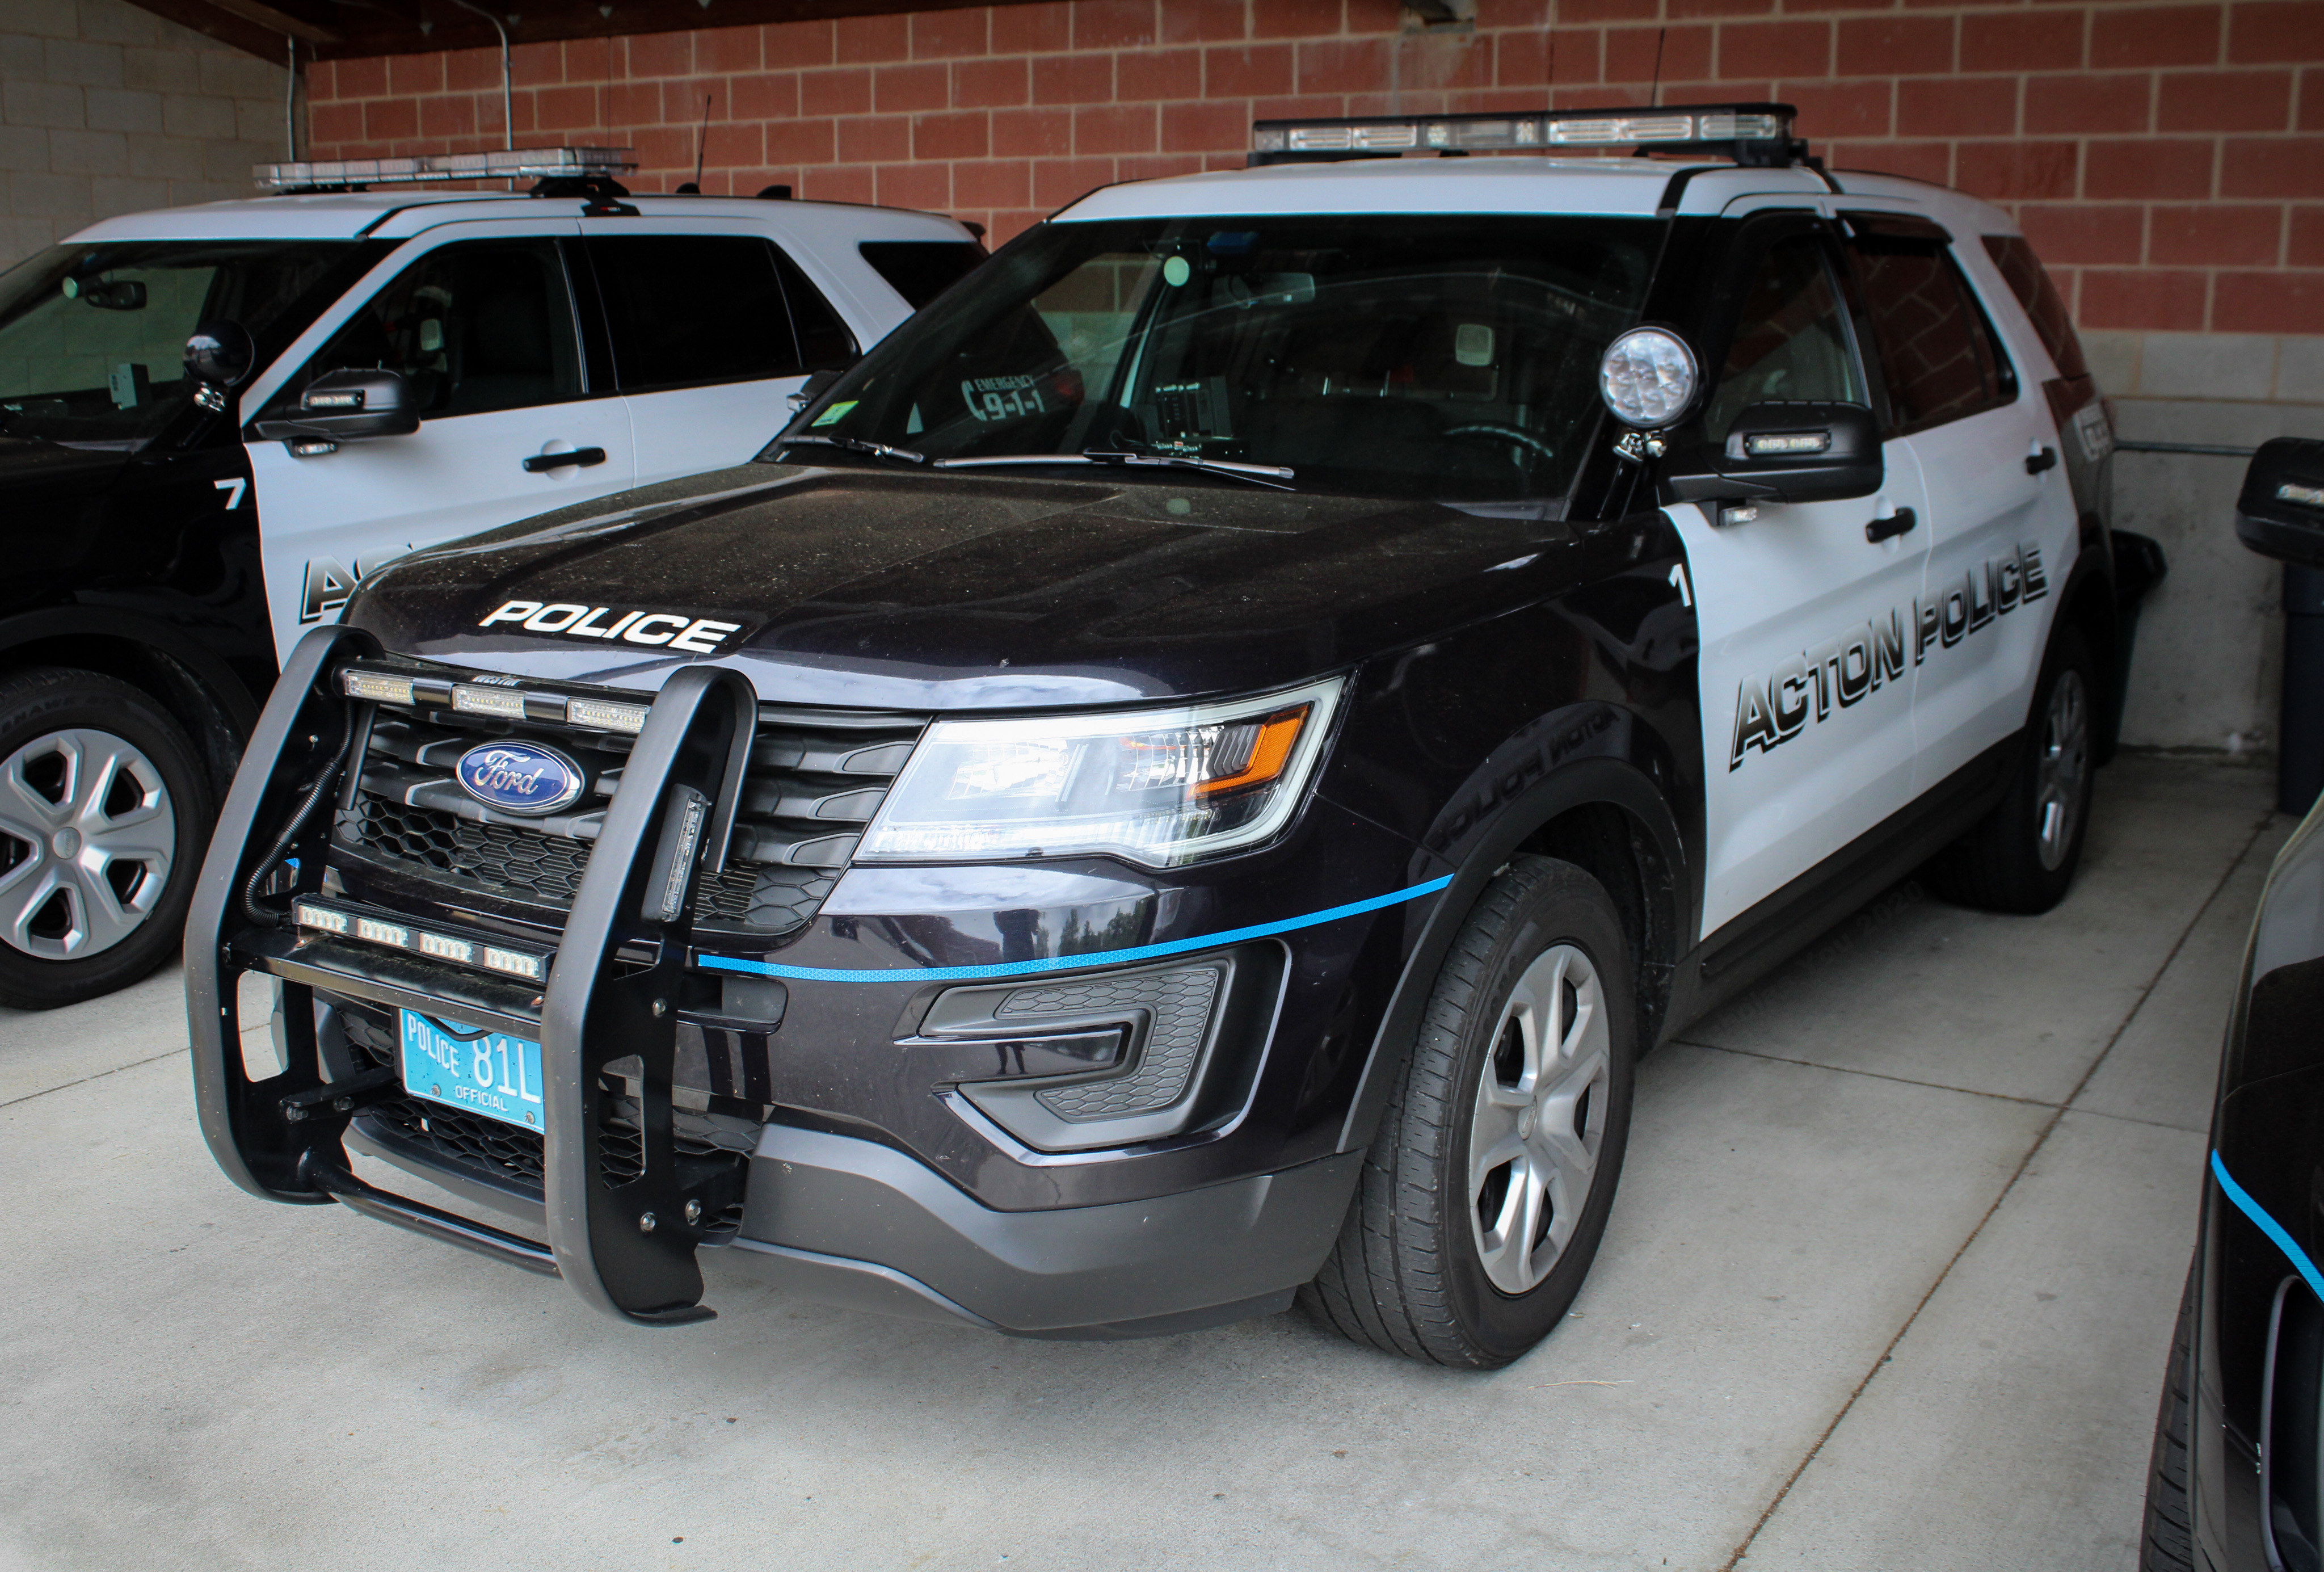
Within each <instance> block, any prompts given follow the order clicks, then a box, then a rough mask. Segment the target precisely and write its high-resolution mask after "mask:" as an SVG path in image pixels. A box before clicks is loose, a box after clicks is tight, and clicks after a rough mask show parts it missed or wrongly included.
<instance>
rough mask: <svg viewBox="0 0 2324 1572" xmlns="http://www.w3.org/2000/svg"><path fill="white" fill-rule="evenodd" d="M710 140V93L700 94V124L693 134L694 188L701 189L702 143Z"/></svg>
mask: <svg viewBox="0 0 2324 1572" xmlns="http://www.w3.org/2000/svg"><path fill="white" fill-rule="evenodd" d="M709 140H710V95H709V94H707V93H705V94H703V95H702V126H701V128H700V129H699V130H697V131H696V132H695V134H694V189H695V190H697V191H698V190H701V189H702V151H703V145H704V144H705V143H707V142H708V141H709Z"/></svg>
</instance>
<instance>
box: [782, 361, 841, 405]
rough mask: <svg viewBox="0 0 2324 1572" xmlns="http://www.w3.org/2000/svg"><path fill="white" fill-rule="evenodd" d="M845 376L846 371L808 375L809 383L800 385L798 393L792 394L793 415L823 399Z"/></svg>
mask: <svg viewBox="0 0 2324 1572" xmlns="http://www.w3.org/2000/svg"><path fill="white" fill-rule="evenodd" d="M844 375H846V373H845V372H844V371H838V370H834V371H811V372H809V373H807V381H806V382H805V383H804V384H801V385H800V387H799V390H798V392H797V393H793V394H791V396H790V406H791V413H793V414H794V415H796V414H798V412H799V411H801V410H803V409H805V408H807V405H809V404H811V403H813V402H815V401H816V400H817V399H819V398H821V397H822V396H823V395H824V394H825V393H829V392H830V391H831V384H833V383H835V382H837V381H838V380H839V379H840V378H841V377H843V376H844Z"/></svg>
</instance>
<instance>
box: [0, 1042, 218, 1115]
mask: <svg viewBox="0 0 2324 1572" xmlns="http://www.w3.org/2000/svg"><path fill="white" fill-rule="evenodd" d="M185 1051H186V1050H184V1049H182V1048H173V1049H171V1050H168V1051H167V1052H164V1053H157V1054H155V1055H154V1056H153V1057H152V1059H132V1060H131V1061H130V1062H129V1063H127V1064H117V1065H115V1066H114V1067H113V1068H111V1069H109V1070H99V1071H97V1073H96V1074H95V1075H93V1076H83V1077H80V1079H78V1080H77V1081H67V1082H65V1083H64V1084H63V1085H62V1086H57V1087H42V1088H41V1089H40V1090H39V1091H37V1092H26V1093H25V1094H24V1095H23V1096H21V1097H11V1098H9V1099H8V1100H7V1101H6V1102H5V1103H0V1108H13V1107H14V1106H15V1105H17V1104H19V1103H29V1102H31V1101H32V1099H33V1098H35V1097H45V1096H48V1095H49V1094H50V1093H51V1092H69V1091H70V1090H72V1088H73V1087H85V1086H87V1085H88V1083H89V1082H91V1081H101V1080H103V1079H105V1077H107V1076H117V1075H119V1074H120V1073H121V1072H122V1071H123V1070H134V1069H135V1068H137V1067H138V1066H139V1065H147V1064H159V1063H160V1062H161V1060H163V1059H175V1058H177V1057H178V1055H180V1054H181V1053H183V1052H185Z"/></svg>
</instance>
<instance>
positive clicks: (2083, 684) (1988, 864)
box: [1924, 626, 2098, 916]
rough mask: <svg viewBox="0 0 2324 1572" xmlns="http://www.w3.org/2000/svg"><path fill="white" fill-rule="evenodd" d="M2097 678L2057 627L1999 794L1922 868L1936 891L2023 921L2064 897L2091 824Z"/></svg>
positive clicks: (2084, 648)
mask: <svg viewBox="0 0 2324 1572" xmlns="http://www.w3.org/2000/svg"><path fill="white" fill-rule="evenodd" d="M2097 678H2098V670H2097V666H2096V664H2095V663H2094V662H2093V661H2092V660H2091V659H2090V652H2089V643H2087V642H2085V641H2084V639H2083V638H2082V634H2081V631H2080V629H2079V628H2075V627H2072V626H2065V627H2061V628H2060V629H2059V630H2058V631H2057V632H2056V633H2054V634H2053V635H2052V637H2051V640H2050V652H2049V654H2048V656H2047V657H2046V658H2044V660H2043V662H2042V678H2041V680H2040V681H2039V682H2038V683H2037V684H2035V686H2034V689H2033V715H2032V717H2031V720H2030V722H2029V724H2028V725H2027V726H2026V730H2025V749H2024V757H2023V758H2022V759H2021V760H2020V761H2019V762H2018V765H2017V772H2016V774H2015V776H2013V777H2012V778H2011V780H2010V782H2009V790H2008V791H2007V792H2006V794H2005V795H2004V796H2003V797H2002V799H2001V800H2000V801H1999V802H1997V803H1996V804H1995V805H1994V808H1993V810H1992V811H1991V812H1990V813H1987V815H1986V816H1985V817H1984V818H1982V819H1979V820H1978V823H1977V825H1976V827H1975V828H1972V829H1971V830H1970V831H1969V833H1968V834H1967V835H1965V836H1963V837H1961V838H1960V840H1958V841H1956V842H1954V843H1953V844H1952V845H1951V846H1948V847H1946V848H1945V849H1944V850H1943V851H1941V852H1940V853H1938V854H1937V855H1936V856H1935V857H1934V858H1933V859H1932V860H1931V861H1930V863H1929V865H1928V866H1927V868H1926V869H1925V870H1924V873H1925V874H1926V876H1927V878H1928V881H1929V883H1931V884H1932V886H1934V887H1935V889H1936V892H1937V893H1938V894H1940V895H1942V896H1943V897H1945V899H1947V900H1949V901H1953V902H1959V903H1960V904H1961V905H1964V906H1974V907H1978V908H1980V909H1982V910H1984V911H2013V912H2018V913H2022V914H2025V915H2029V916H2030V915H2033V914H2034V913H2037V912H2043V911H2049V910H2050V909H2051V908H2052V907H2053V906H2055V905H2056V904H2057V903H2058V902H2061V901H2062V900H2064V899H2065V898H2066V892H2067V890H2068V889H2070V887H2071V886H2072V884H2073V882H2074V870H2075V869H2076V868H2077V867H2078V866H2079V865H2080V863H2081V860H2082V840H2083V837H2085V836H2086V835H2087V834H2088V832H2089V824H2090V795H2091V783H2092V781H2091V778H2092V776H2093V775H2094V774H2095V773H2096V765H2095V764H2094V763H2093V762H2092V758H2091V754H2090V747H2091V738H2092V735H2093V728H2094V727H2095V726H2096V724H2097V698H2098V680H2097Z"/></svg>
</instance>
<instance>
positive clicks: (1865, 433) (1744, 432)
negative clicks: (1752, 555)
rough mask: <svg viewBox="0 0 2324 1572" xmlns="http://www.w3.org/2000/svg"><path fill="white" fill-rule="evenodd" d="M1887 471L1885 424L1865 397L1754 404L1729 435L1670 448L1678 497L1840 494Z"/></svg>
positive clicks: (1867, 488)
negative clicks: (1882, 438) (1719, 440)
mask: <svg viewBox="0 0 2324 1572" xmlns="http://www.w3.org/2000/svg"><path fill="white" fill-rule="evenodd" d="M1886 474H1887V469H1886V465H1885V464H1884V462H1883V461H1882V459H1881V457H1880V428H1879V426H1878V425H1877V423H1876V422H1875V421H1873V419H1872V411H1870V410H1867V409H1866V408H1865V407H1864V406H1863V405H1862V404H1826V403H1765V404H1753V405H1751V406H1750V407H1749V408H1748V409H1746V410H1745V411H1743V412H1742V413H1741V414H1739V415H1738V416H1736V417H1735V423H1734V425H1733V426H1732V427H1730V428H1729V430H1728V432H1727V437H1726V440H1725V441H1724V442H1722V443H1719V444H1712V443H1711V442H1703V443H1701V444H1699V445H1697V446H1696V447H1695V448H1693V449H1692V450H1691V451H1682V452H1679V453H1675V454H1674V455H1672V459H1671V462H1670V463H1669V464H1667V465H1666V466H1665V467H1664V470H1663V485H1664V487H1665V490H1666V491H1667V492H1668V493H1669V495H1670V496H1671V499H1672V500H1673V501H1674V502H1836V501H1839V500H1840V499H1841V498H1843V497H1851V496H1869V495H1872V494H1873V493H1874V492H1876V491H1878V490H1879V489H1880V484H1881V482H1882V480H1883V479H1885V478H1886Z"/></svg>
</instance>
